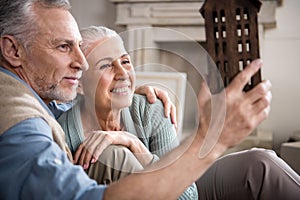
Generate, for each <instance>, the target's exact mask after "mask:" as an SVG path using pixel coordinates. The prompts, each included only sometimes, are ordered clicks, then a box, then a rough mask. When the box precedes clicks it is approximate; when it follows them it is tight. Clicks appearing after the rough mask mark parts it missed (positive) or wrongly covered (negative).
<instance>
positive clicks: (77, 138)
mask: <svg viewBox="0 0 300 200" xmlns="http://www.w3.org/2000/svg"><path fill="white" fill-rule="evenodd" d="M79 101H80V99H79ZM79 104H80V103H79V102H78V103H77V104H76V105H75V106H74V107H73V108H72V109H70V110H68V111H67V112H65V113H64V114H62V115H61V116H60V118H59V119H58V122H59V123H60V124H61V126H62V128H63V130H64V131H65V134H66V142H67V144H68V146H69V148H70V149H71V151H72V153H73V154H74V153H75V152H76V149H77V148H78V146H79V145H80V144H81V143H82V142H83V140H84V134H83V129H82V124H81V117H80V106H79ZM163 109H164V108H163V104H162V102H161V101H156V102H155V103H154V104H149V103H148V101H147V99H146V97H145V96H142V95H137V94H135V95H134V97H133V100H132V104H131V106H130V107H128V108H125V109H123V110H122V112H121V120H122V123H123V124H124V128H125V130H126V131H127V132H129V133H131V134H134V135H136V136H137V137H138V138H139V139H140V140H141V141H142V142H143V144H144V145H145V146H146V147H147V148H148V149H149V151H150V152H151V153H152V154H153V155H154V158H155V159H154V160H155V161H157V160H158V159H159V157H161V156H163V155H164V154H166V153H167V152H169V151H170V150H172V149H173V148H175V147H176V146H178V145H179V141H178V138H177V135H176V130H175V128H174V126H173V124H172V123H171V120H170V118H166V117H165V116H164V110H163ZM179 199H198V193H197V188H196V185H195V184H193V185H191V186H190V187H189V188H187V190H186V191H185V192H184V193H183V194H182V195H181V196H180V197H179Z"/></svg>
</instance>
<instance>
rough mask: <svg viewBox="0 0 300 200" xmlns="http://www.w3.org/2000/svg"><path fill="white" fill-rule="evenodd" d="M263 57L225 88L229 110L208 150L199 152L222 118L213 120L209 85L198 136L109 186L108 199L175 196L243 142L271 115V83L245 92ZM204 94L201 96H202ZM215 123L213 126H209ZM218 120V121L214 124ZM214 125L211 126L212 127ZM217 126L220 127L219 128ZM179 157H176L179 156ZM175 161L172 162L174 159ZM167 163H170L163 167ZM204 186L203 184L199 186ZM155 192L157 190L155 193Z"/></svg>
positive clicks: (106, 197) (166, 197) (201, 101)
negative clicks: (233, 147) (146, 167)
mask: <svg viewBox="0 0 300 200" xmlns="http://www.w3.org/2000/svg"><path fill="white" fill-rule="evenodd" d="M261 65H262V63H261V61H260V60H256V61H253V62H252V63H251V64H250V65H249V66H248V67H247V68H246V69H245V70H244V71H242V72H241V73H240V74H239V75H237V77H236V78H235V79H234V81H233V82H232V83H231V84H230V85H229V86H228V88H226V90H225V92H226V99H225V100H226V101H225V102H226V112H225V113H224V114H225V118H224V120H223V122H224V126H223V127H222V129H221V134H220V136H219V138H216V139H215V140H216V141H215V142H212V143H211V144H213V146H212V147H211V149H210V150H209V151H207V152H204V153H203V152H200V148H201V147H202V146H203V144H204V141H205V142H206V141H211V140H210V139H211V138H208V139H207V137H209V136H210V135H214V133H212V132H214V131H217V130H218V126H219V125H220V124H218V123H219V122H222V120H220V121H218V120H217V121H216V122H214V121H212V122H211V120H210V119H211V118H210V116H211V115H210V114H208V113H207V112H209V111H210V109H207V108H210V107H211V102H210V99H211V98H210V94H209V93H208V90H207V88H206V89H205V87H204V88H202V89H201V91H200V95H203V99H202V98H199V107H200V113H201V114H202V115H201V118H200V125H199V129H198V131H197V134H196V135H195V137H192V136H191V137H189V138H188V139H187V140H186V141H185V142H184V143H183V144H181V145H180V146H179V147H178V148H177V149H175V150H174V151H172V152H170V153H169V154H168V155H167V156H166V157H164V158H162V159H161V160H160V161H159V162H157V163H155V164H154V165H152V166H150V167H149V168H148V169H147V170H146V171H145V172H144V173H138V174H133V175H130V176H128V177H126V178H124V179H122V180H120V181H118V182H116V183H113V184H112V185H110V186H109V187H108V188H107V189H106V191H105V194H104V198H105V199H120V198H122V199H140V198H145V199H175V198H177V197H178V196H179V195H180V194H181V193H182V192H183V191H184V190H185V188H186V187H187V186H189V185H191V184H192V183H193V182H194V181H196V180H197V179H198V178H199V177H200V176H201V175H202V174H203V173H204V172H205V171H206V170H207V169H208V168H209V167H210V166H211V165H212V163H213V162H214V161H215V160H216V159H217V158H218V157H219V156H221V155H222V154H223V153H224V151H225V150H226V149H228V148H229V147H231V146H233V145H236V144H238V143H239V142H241V141H242V140H243V139H244V138H245V137H246V136H247V135H249V134H250V133H251V131H252V130H253V129H254V128H255V127H256V126H257V125H259V124H260V123H261V122H262V121H263V120H264V119H266V117H267V116H268V114H269V111H270V101H271V93H270V92H269V90H270V88H271V84H270V83H269V82H268V81H265V82H262V83H260V84H259V85H257V86H256V87H255V88H254V89H252V90H251V91H249V92H247V93H244V92H243V87H244V85H245V84H246V83H247V82H248V81H249V80H250V78H251V76H252V75H253V74H255V72H256V71H257V70H258V69H259V68H260V67H261ZM201 97H202V96H201ZM210 123H212V124H213V125H210ZM215 123H217V124H215ZM211 127H212V128H211ZM216 127H217V128H216ZM176 158H177V159H176ZM171 161H173V162H171ZM165 162H168V163H170V164H169V165H168V166H167V167H163V168H161V167H160V166H161V165H164V163H165ZM200 187H201V186H200ZM153 191H155V192H153Z"/></svg>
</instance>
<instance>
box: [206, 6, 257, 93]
mask: <svg viewBox="0 0 300 200" xmlns="http://www.w3.org/2000/svg"><path fill="white" fill-rule="evenodd" d="M260 7H261V2H260V1H259V0H225V1H224V0H206V1H205V2H204V4H203V6H202V7H201V9H200V13H201V14H202V16H203V18H204V19H205V30H206V49H207V51H208V53H209V55H210V57H211V58H212V59H213V61H214V62H215V64H216V66H217V68H218V70H219V72H220V74H221V77H222V79H223V84H224V86H225V87H226V86H227V85H228V84H229V83H230V81H231V80H232V79H233V77H234V76H236V75H237V74H238V73H239V72H240V71H241V70H243V69H244V67H245V66H247V64H249V63H250V62H251V61H252V60H254V59H256V58H259V57H260V56H259V36H258V24H257V23H258V22H257V18H258V12H259V10H260ZM260 81H261V73H260V71H259V72H257V73H256V74H255V75H254V76H253V77H252V78H251V81H250V82H249V83H248V84H247V85H246V86H245V88H244V90H249V89H251V88H253V87H254V86H255V85H256V84H257V83H259V82H260ZM209 84H210V87H211V89H212V90H213V92H218V91H220V89H222V87H221V86H222V84H220V82H218V81H217V79H216V77H215V76H214V75H212V76H210V73H209Z"/></svg>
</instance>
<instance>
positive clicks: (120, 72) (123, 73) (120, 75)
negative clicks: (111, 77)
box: [113, 60, 128, 78]
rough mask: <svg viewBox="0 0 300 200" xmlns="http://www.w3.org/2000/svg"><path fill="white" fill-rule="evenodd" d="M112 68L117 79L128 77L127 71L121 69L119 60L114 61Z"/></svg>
mask: <svg viewBox="0 0 300 200" xmlns="http://www.w3.org/2000/svg"><path fill="white" fill-rule="evenodd" d="M113 67H114V70H115V73H116V77H117V78H127V77H128V72H127V69H126V68H124V67H123V65H122V63H121V60H116V61H114V62H113Z"/></svg>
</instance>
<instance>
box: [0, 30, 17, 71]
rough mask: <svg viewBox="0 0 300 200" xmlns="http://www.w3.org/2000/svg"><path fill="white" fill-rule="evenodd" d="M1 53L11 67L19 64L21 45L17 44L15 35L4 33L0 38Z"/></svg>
mask: <svg viewBox="0 0 300 200" xmlns="http://www.w3.org/2000/svg"><path fill="white" fill-rule="evenodd" d="M0 48H1V53H2V56H3V58H4V60H6V61H7V62H8V63H10V64H11V65H12V66H13V67H19V66H21V56H20V51H22V49H21V48H22V47H21V46H20V45H19V43H18V41H17V40H16V38H15V37H13V36H11V35H4V36H2V37H1V38H0Z"/></svg>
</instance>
